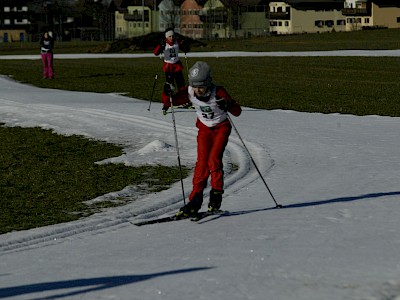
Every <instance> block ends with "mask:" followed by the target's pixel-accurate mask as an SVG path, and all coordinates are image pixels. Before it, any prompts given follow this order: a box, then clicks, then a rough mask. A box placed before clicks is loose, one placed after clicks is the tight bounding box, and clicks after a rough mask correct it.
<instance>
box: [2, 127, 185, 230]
mask: <svg viewBox="0 0 400 300" xmlns="http://www.w3.org/2000/svg"><path fill="white" fill-rule="evenodd" d="M0 140H1V141H2V142H1V143H0V170H1V177H0V191H1V193H0V194H1V199H0V200H1V201H0V233H5V232H9V231H12V230H22V229H28V228H33V227H37V226H44V225H51V224H56V223H61V222H68V221H72V220H76V219H78V218H80V217H83V216H88V215H90V214H92V213H93V212H97V211H99V209H102V208H105V207H110V206H115V205H121V204H124V203H125V202H126V201H128V199H119V200H120V201H117V202H107V201H106V202H101V203H97V204H96V205H86V204H84V201H88V200H91V199H94V198H96V197H98V196H101V195H104V194H106V193H108V192H111V191H119V190H121V189H123V188H124V187H126V186H128V185H134V186H136V187H138V188H139V190H142V192H143V193H149V192H157V191H160V190H163V189H166V188H167V187H168V186H169V185H170V184H171V183H173V182H175V181H177V180H179V174H180V173H179V169H178V168H177V167H163V166H143V167H135V168H134V167H127V166H125V165H123V164H97V163H96V162H98V161H101V160H103V159H106V158H109V157H114V156H119V155H121V154H122V149H121V147H119V146H116V145H112V144H107V143H104V142H99V141H91V140H88V139H86V138H83V137H80V136H69V137H64V136H61V135H57V134H55V133H52V132H51V131H49V130H43V129H40V128H19V127H13V128H7V127H4V126H1V127H0ZM183 172H184V175H185V176H187V169H186V168H183Z"/></svg>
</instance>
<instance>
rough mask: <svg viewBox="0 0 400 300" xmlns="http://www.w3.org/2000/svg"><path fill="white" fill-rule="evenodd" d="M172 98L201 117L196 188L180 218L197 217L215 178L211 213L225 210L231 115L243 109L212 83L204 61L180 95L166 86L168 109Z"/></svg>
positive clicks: (197, 121) (197, 124)
mask: <svg viewBox="0 0 400 300" xmlns="http://www.w3.org/2000/svg"><path fill="white" fill-rule="evenodd" d="M170 97H171V99H172V102H173V104H174V105H182V104H185V103H188V102H189V101H190V102H192V105H193V106H194V108H195V110H196V114H197V120H196V127H197V128H198V134H197V161H196V165H195V169H194V175H193V189H192V192H191V193H190V195H189V202H188V203H187V204H186V205H185V206H183V207H182V208H181V209H180V210H179V211H178V213H177V214H176V216H177V217H189V216H195V215H196V214H197V212H198V211H199V209H200V208H201V205H202V203H203V191H204V189H205V188H206V186H207V181H208V178H209V177H211V191H210V202H209V203H208V210H209V211H215V210H218V209H219V208H220V207H221V202H222V194H223V193H224V181H223V176H224V172H223V165H222V158H223V154H224V151H225V147H226V145H227V144H228V139H229V135H230V133H231V130H232V125H231V123H230V122H229V119H228V116H227V113H228V112H229V113H231V114H232V115H234V116H236V117H237V116H239V115H240V114H241V112H242V109H241V107H240V105H239V104H238V103H236V101H235V100H233V99H232V98H231V96H230V95H229V94H228V92H227V91H226V90H225V88H224V87H222V86H216V85H214V84H213V83H212V78H211V68H210V66H209V65H208V64H207V63H205V62H203V61H198V62H196V63H195V64H194V65H193V66H192V68H190V70H189V86H186V87H184V88H182V89H180V90H178V92H177V93H176V94H173V89H172V87H171V85H170V84H168V83H166V84H165V86H164V90H163V93H162V101H163V104H164V107H169V106H170V100H171V99H170Z"/></svg>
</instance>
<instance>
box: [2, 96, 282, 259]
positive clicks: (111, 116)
mask: <svg viewBox="0 0 400 300" xmlns="http://www.w3.org/2000/svg"><path fill="white" fill-rule="evenodd" d="M0 107H1V111H2V113H3V114H4V113H5V114H6V115H7V116H9V118H10V119H9V120H8V121H9V122H11V123H14V125H18V126H24V127H31V126H40V127H42V128H46V129H52V130H54V131H55V132H57V133H60V134H67V135H70V134H77V135H84V136H87V137H90V138H95V139H100V140H105V141H107V142H111V143H117V144H122V145H123V146H132V145H129V143H132V137H131V136H129V131H131V130H129V131H122V132H121V130H120V128H121V127H122V128H126V125H128V127H129V128H133V129H134V128H145V129H148V132H149V136H147V137H146V141H147V142H150V141H152V138H153V139H154V138H156V139H158V138H160V136H162V137H163V138H165V139H166V140H167V141H168V142H171V143H172V144H173V140H174V137H173V133H172V126H171V120H170V119H168V120H167V119H166V120H165V121H164V120H157V119H155V118H152V117H147V116H143V115H137V114H135V115H132V114H128V113H123V112H113V111H108V110H107V111H106V110H103V109H97V108H87V107H84V108H76V107H70V106H63V105H54V104H23V103H18V102H15V101H10V100H6V99H0ZM28 111H29V115H31V116H32V118H31V119H30V120H19V119H18V115H19V114H21V115H24V114H26V113H27V112H28ZM99 118H101V120H102V122H103V123H105V124H107V126H105V128H106V129H105V132H104V135H102V134H100V135H98V134H96V133H95V132H96V130H92V129H93V128H94V127H96V126H97V124H98V120H99ZM65 119H68V122H69V124H72V125H71V126H70V127H69V128H64V127H63V126H62V124H64V123H65ZM6 123H7V120H6ZM122 124H124V126H121V125H122ZM196 132H197V131H196V129H195V128H194V125H193V126H190V127H187V126H182V125H179V124H177V133H178V139H179V140H180V141H185V143H182V144H180V145H179V147H180V151H181V156H182V157H183V156H184V155H185V154H187V153H189V152H190V151H192V152H193V149H192V148H193V145H195V143H196ZM188 145H191V147H188ZM246 146H247V147H248V149H250V151H251V152H252V156H253V159H254V160H255V161H256V162H257V165H258V167H259V169H260V171H261V172H262V173H263V174H267V173H268V172H269V171H270V169H271V168H272V167H273V165H274V162H273V160H272V159H271V158H270V157H269V155H268V153H267V152H266V151H265V149H262V147H261V146H259V145H257V144H254V143H249V142H246ZM189 148H190V149H189ZM192 154H193V153H192ZM192 163H194V161H192ZM224 166H225V168H224V169H225V179H224V180H225V194H226V195H227V196H228V195H230V194H234V193H235V192H236V191H238V190H240V189H242V188H243V187H245V186H247V185H248V184H249V183H251V182H253V181H255V180H257V179H259V175H258V173H257V172H256V171H255V169H254V167H253V166H252V163H251V159H250V157H249V155H248V153H247V151H246V149H245V148H244V147H243V145H242V143H241V141H240V140H239V139H238V138H237V137H235V134H234V133H232V135H231V137H230V140H229V143H228V146H227V148H226V151H225V155H224ZM183 182H184V186H185V195H186V197H187V195H188V194H189V192H190V189H191V176H189V177H188V178H185V179H184V181H183ZM181 205H182V191H181V189H180V184H177V183H176V184H174V185H173V186H172V187H171V188H170V189H169V190H167V191H162V192H159V193H157V194H152V195H147V196H144V197H143V198H140V199H137V200H135V201H132V202H131V203H129V204H126V205H124V206H121V207H116V208H113V209H108V210H107V211H104V212H101V213H96V214H94V215H92V216H89V217H87V218H84V219H80V220H77V221H73V222H69V223H63V224H56V225H52V226H47V227H41V228H35V229H31V230H27V231H22V232H14V233H9V234H5V235H3V236H2V239H1V241H0V253H1V254H5V253H8V252H10V251H11V252H13V251H23V250H27V249H31V248H38V247H44V246H46V245H48V244H53V243H58V242H61V241H63V240H65V239H66V238H69V237H72V236H79V235H80V234H83V233H87V232H92V233H93V234H98V233H101V232H103V231H109V230H116V229H118V228H120V227H125V226H130V224H131V222H132V221H133V220H134V221H136V220H143V219H147V218H152V217H157V216H161V215H164V214H171V212H172V211H175V210H177V209H178V208H179V207H180V206H181Z"/></svg>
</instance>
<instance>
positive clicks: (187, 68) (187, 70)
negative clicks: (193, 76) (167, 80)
mask: <svg viewBox="0 0 400 300" xmlns="http://www.w3.org/2000/svg"><path fill="white" fill-rule="evenodd" d="M185 62H186V72H187V73H188V74H189V66H188V59H187V56H186V53H185Z"/></svg>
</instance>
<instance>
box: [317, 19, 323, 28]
mask: <svg viewBox="0 0 400 300" xmlns="http://www.w3.org/2000/svg"><path fill="white" fill-rule="evenodd" d="M315 26H317V27H323V26H324V21H322V20H316V21H315Z"/></svg>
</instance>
